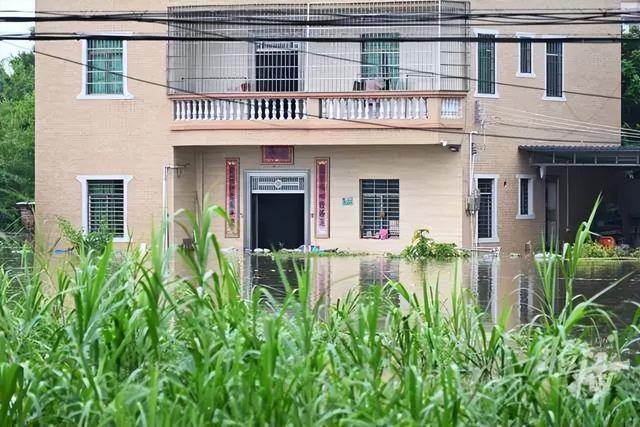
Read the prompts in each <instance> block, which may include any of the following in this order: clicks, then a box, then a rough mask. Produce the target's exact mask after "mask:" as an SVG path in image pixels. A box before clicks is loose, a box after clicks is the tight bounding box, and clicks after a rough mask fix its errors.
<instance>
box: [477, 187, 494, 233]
mask: <svg viewBox="0 0 640 427" xmlns="http://www.w3.org/2000/svg"><path fill="white" fill-rule="evenodd" d="M493 181H494V180H493V178H482V179H478V193H479V195H480V209H479V210H478V238H479V239H491V238H492V237H493V225H494V224H493V221H494V217H493V203H494V194H493Z"/></svg>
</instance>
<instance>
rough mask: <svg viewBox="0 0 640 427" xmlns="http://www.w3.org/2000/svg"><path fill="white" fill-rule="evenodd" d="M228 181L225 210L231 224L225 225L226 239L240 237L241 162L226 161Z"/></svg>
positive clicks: (236, 160)
mask: <svg viewBox="0 0 640 427" xmlns="http://www.w3.org/2000/svg"><path fill="white" fill-rule="evenodd" d="M225 164H226V181H227V191H226V200H225V209H226V211H227V215H229V220H230V222H227V223H225V229H224V236H225V237H240V227H239V226H238V208H239V206H238V204H239V197H238V185H239V181H240V160H239V159H226V160H225Z"/></svg>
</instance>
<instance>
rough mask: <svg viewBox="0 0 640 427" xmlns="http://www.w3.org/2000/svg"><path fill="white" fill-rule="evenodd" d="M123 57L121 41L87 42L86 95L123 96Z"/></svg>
mask: <svg viewBox="0 0 640 427" xmlns="http://www.w3.org/2000/svg"><path fill="white" fill-rule="evenodd" d="M123 55H124V45H123V41H122V40H92V39H90V40H87V94H89V95H121V94H123V91H124V77H123V73H124V62H123Z"/></svg>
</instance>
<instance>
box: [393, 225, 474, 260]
mask: <svg viewBox="0 0 640 427" xmlns="http://www.w3.org/2000/svg"><path fill="white" fill-rule="evenodd" d="M465 255H466V252H465V251H463V250H462V249H459V248H458V247H457V246H456V244H455V243H439V242H436V241H435V240H433V239H432V238H431V237H430V236H429V230H428V229H426V228H424V229H420V230H416V231H415V232H414V233H413V240H412V242H411V244H410V245H409V246H407V247H406V248H405V249H404V250H403V251H402V253H401V254H400V256H402V257H404V258H407V259H412V260H415V259H426V258H435V259H439V260H442V259H450V258H459V257H462V256H465Z"/></svg>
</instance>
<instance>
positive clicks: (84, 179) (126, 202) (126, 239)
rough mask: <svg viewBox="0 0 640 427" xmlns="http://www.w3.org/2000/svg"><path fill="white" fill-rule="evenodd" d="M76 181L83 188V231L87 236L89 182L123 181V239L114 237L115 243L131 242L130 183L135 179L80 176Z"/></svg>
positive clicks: (123, 176) (109, 176)
mask: <svg viewBox="0 0 640 427" xmlns="http://www.w3.org/2000/svg"><path fill="white" fill-rule="evenodd" d="M76 179H77V180H78V181H79V182H80V185H81V186H82V231H83V232H84V234H87V232H88V230H89V207H88V205H89V189H88V185H87V181H93V180H95V181H100V180H104V181H107V180H122V182H123V190H124V194H123V198H124V208H123V210H124V212H123V218H124V225H123V234H124V236H123V237H114V239H113V242H114V243H127V242H129V240H130V237H129V227H128V222H129V218H128V211H129V189H128V188H129V182H130V181H131V180H132V179H133V176H131V175H78V176H77V177H76Z"/></svg>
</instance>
